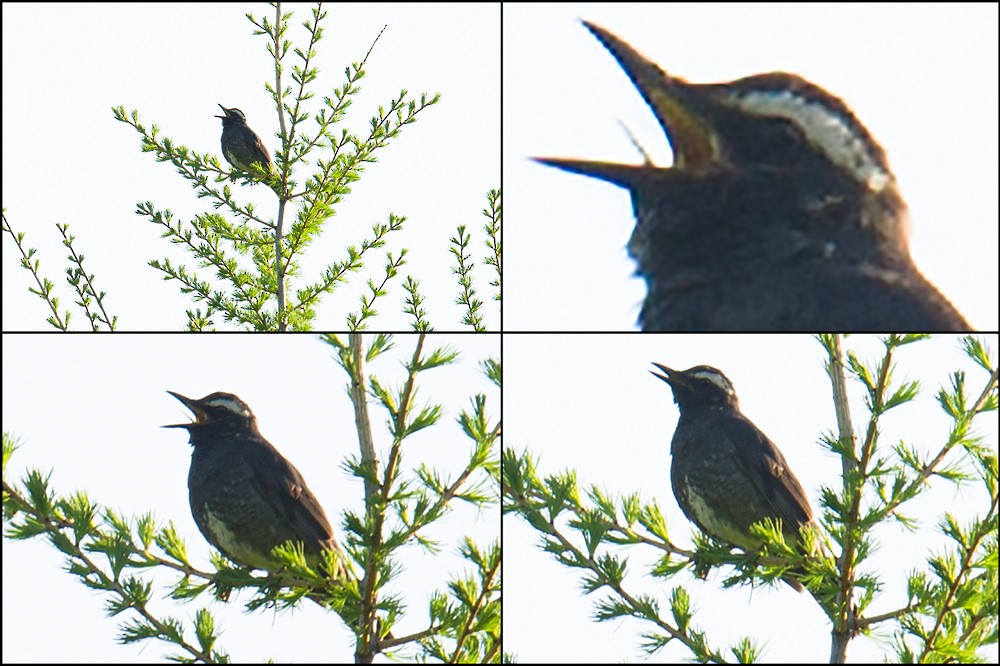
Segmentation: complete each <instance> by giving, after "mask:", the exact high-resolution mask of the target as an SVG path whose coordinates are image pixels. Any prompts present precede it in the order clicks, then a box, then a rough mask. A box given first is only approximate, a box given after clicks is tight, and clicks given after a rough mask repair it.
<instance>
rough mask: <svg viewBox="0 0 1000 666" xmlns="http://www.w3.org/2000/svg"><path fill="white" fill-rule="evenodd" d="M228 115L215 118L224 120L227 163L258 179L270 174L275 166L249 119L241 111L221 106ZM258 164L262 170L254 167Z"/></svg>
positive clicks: (224, 146)
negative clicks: (251, 127) (248, 122)
mask: <svg viewBox="0 0 1000 666" xmlns="http://www.w3.org/2000/svg"><path fill="white" fill-rule="evenodd" d="M219 108H220V109H222V112H223V113H225V114H226V115H224V116H215V117H216V118H221V119H222V154H223V155H224V156H225V158H226V161H228V162H229V163H230V164H232V165H233V166H234V167H236V168H237V169H239V170H240V171H246V172H247V173H249V174H252V175H254V176H257V177H261V176H263V175H267V174H270V173H271V171H272V169H273V167H274V165H273V163H272V162H271V154H270V153H269V152H267V146H265V145H264V142H263V141H261V140H260V137H259V136H257V134H256V133H254V131H253V130H252V129H250V126H249V125H247V117H246V116H245V115H243V112H242V111H240V110H239V109H227V108H226V107H224V106H222V105H221V104H220V105H219ZM255 162H256V163H258V164H259V165H260V168H259V169H258V168H255V167H253V164H254V163H255Z"/></svg>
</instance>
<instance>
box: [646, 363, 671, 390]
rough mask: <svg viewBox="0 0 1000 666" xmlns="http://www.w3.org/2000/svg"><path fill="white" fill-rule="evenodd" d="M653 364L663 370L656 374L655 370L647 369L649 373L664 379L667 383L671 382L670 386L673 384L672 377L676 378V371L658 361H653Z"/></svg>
mask: <svg viewBox="0 0 1000 666" xmlns="http://www.w3.org/2000/svg"><path fill="white" fill-rule="evenodd" d="M653 365H655V366H656V367H657V368H659V369H660V370H661V371H662V372H663V374H662V375H661V374H657V373H656V372H654V371H652V370H650V371H649V374H651V375H653V376H654V377H656V378H657V379H662V380H663V381H665V382H666V383H668V384H671V386H672V385H673V384H672V383H671V382H672V381H673V379H675V378H676V375H677V371H676V370H674V369H673V368H668V367H667V366H665V365H660V364H659V363H653Z"/></svg>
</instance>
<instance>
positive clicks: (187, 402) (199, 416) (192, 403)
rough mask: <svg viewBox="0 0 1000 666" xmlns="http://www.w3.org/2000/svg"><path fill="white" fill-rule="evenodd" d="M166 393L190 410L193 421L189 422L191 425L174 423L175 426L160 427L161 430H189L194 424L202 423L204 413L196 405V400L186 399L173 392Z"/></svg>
mask: <svg viewBox="0 0 1000 666" xmlns="http://www.w3.org/2000/svg"><path fill="white" fill-rule="evenodd" d="M167 393H169V394H170V395H172V396H174V397H175V398H177V399H178V400H180V401H181V402H182V403H184V406H185V407H187V408H188V409H190V410H191V412H192V413H193V414H194V421H193V422H191V423H175V424H171V425H165V426H160V427H162V428H190V427H191V426H192V425H196V424H198V423H201V422H202V421H204V419H205V411H204V410H202V409H201V406H200V405H199V403H198V401H197V400H195V399H194V398H188V397H187V396H183V395H181V394H180V393H174V392H173V391H167Z"/></svg>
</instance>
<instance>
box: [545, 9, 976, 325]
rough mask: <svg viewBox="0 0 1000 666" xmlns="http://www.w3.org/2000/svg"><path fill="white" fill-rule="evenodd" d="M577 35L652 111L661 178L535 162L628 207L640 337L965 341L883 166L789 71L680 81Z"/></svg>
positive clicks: (610, 42) (862, 138)
mask: <svg viewBox="0 0 1000 666" xmlns="http://www.w3.org/2000/svg"><path fill="white" fill-rule="evenodd" d="M584 26H585V27H586V28H587V29H588V30H590V32H591V33H592V34H593V35H594V36H595V37H596V38H597V39H598V40H599V41H600V42H601V43H602V44H603V45H604V46H605V47H606V48H607V49H608V51H610V53H611V54H612V55H613V56H614V58H615V59H616V60H617V62H618V63H619V65H620V66H621V67H622V69H624V71H625V73H626V74H627V75H628V76H629V78H630V79H631V81H632V83H633V84H634V85H635V87H636V88H637V89H638V90H639V92H640V93H641V94H642V96H643V98H644V99H645V101H646V103H647V104H648V105H649V107H650V108H651V109H652V111H653V113H654V115H655V116H656V118H657V120H658V121H659V124H660V126H661V127H662V128H663V131H664V132H665V133H666V135H667V138H668V140H669V141H670V144H671V146H672V149H673V154H674V163H673V166H672V167H667V168H661V167H658V166H656V165H655V164H653V163H652V161H651V159H650V158H649V157H648V155H646V154H645V152H644V153H643V154H644V158H645V159H644V163H643V164H641V165H627V164H616V163H610V162H601V161H593V160H578V159H563V158H535V159H536V161H537V162H540V163H542V164H545V165H548V166H553V167H557V168H559V169H563V170H565V171H569V172H572V173H576V174H581V175H584V176H589V177H593V178H597V179H600V180H603V181H606V182H610V183H612V184H614V185H617V186H619V187H622V188H625V189H626V190H628V191H629V192H630V193H631V197H632V205H633V212H634V215H635V219H636V223H635V227H634V229H633V231H632V234H631V237H630V238H629V241H628V247H627V250H628V253H629V255H630V257H631V258H632V259H634V260H635V262H636V272H637V274H638V275H640V276H642V277H643V278H644V279H645V281H646V287H647V294H646V297H645V300H644V302H643V305H642V309H641V312H640V315H639V325H640V326H641V327H642V329H643V330H646V331H750V330H769V331H816V330H846V331H872V330H901V331H969V330H971V325H970V324H969V323H968V322H967V321H966V320H965V318H964V317H963V316H962V315H961V314H960V313H959V312H958V310H957V309H956V308H955V307H954V306H953V305H952V304H951V303H950V302H949V300H948V299H947V298H946V297H945V296H944V295H943V294H941V292H939V291H938V290H937V289H936V288H935V287H934V285H932V284H931V283H930V282H929V281H928V280H927V279H926V278H925V277H924V276H923V275H922V274H921V273H920V271H919V270H918V268H917V266H916V265H915V264H914V262H913V259H912V258H911V256H910V251H909V241H908V215H907V210H906V204H905V202H904V200H903V198H902V195H901V194H900V191H899V188H898V187H897V183H896V179H895V177H894V176H893V174H892V171H891V170H890V168H889V164H888V160H887V158H886V155H885V152H884V150H883V149H882V147H881V146H880V145H879V144H878V143H877V142H876V141H875V139H874V138H873V137H872V135H871V134H870V133H869V131H868V130H867V129H866V128H865V126H864V125H863V124H862V123H861V122H860V121H859V120H858V119H857V117H856V116H855V115H854V114H853V113H852V112H851V110H850V109H849V108H848V106H847V105H846V104H845V103H844V101H843V100H841V99H839V98H838V97H836V96H834V95H833V94H831V93H829V92H827V91H825V90H823V89H822V88H821V87H820V86H818V85H816V84H814V83H811V82H810V81H807V80H806V79H804V78H802V77H800V76H798V75H795V74H790V73H787V72H772V73H768V74H758V75H753V76H749V77H746V78H741V79H738V80H735V81H731V82H728V83H710V84H695V83H689V82H687V81H685V80H684V79H681V78H679V77H676V76H672V75H670V74H668V73H667V72H665V71H664V70H662V69H661V68H660V67H659V66H658V65H657V64H655V63H654V62H652V61H650V60H648V59H646V58H645V57H644V56H642V55H640V54H639V53H638V52H637V51H636V50H635V49H634V48H633V47H631V46H630V45H629V44H628V43H626V42H625V41H623V40H622V39H620V38H618V37H616V36H615V35H613V34H612V33H611V32H609V31H607V30H605V29H604V28H601V27H599V26H597V25H594V24H592V23H588V22H586V21H585V22H584Z"/></svg>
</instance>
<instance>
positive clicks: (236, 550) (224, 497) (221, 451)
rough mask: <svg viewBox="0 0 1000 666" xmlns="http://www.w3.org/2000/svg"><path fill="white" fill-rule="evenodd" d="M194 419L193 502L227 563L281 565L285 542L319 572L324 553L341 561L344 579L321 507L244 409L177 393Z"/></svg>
mask: <svg viewBox="0 0 1000 666" xmlns="http://www.w3.org/2000/svg"><path fill="white" fill-rule="evenodd" d="M167 393H169V394H170V395H172V396H174V397H175V398H177V399H178V400H180V401H181V402H182V403H184V405H185V406H186V407H187V408H188V409H190V410H191V411H192V412H193V413H194V417H195V420H194V422H192V423H180V424H176V425H167V426H163V427H164V428H184V429H186V430H187V431H188V433H189V434H190V435H191V445H192V446H193V447H194V450H193V451H192V453H191V469H190V471H189V472H188V498H189V500H190V503H191V513H192V515H193V516H194V521H195V523H197V525H198V529H199V530H201V533H202V534H203V535H204V536H205V539H206V540H208V542H209V543H210V544H212V545H213V546H215V547H216V548H218V549H219V550H220V551H221V552H222V554H223V555H225V556H226V557H228V558H229V559H231V560H233V561H235V562H239V563H240V564H243V565H247V566H251V567H254V568H257V569H266V570H275V569H277V568H279V567H280V565H279V564H278V563H277V562H275V561H274V558H273V557H272V556H271V551H272V550H273V549H274V548H275V546H279V545H281V544H283V543H285V542H286V541H294V542H299V543H301V544H302V547H303V550H304V552H305V556H306V561H307V562H309V564H310V566H313V567H318V566H319V565H320V562H321V557H320V553H321V552H322V551H323V550H334V551H337V552H338V553H340V557H338V558H337V559H338V570H337V571H331V572H328V573H330V574H331V575H333V576H335V577H343V576H345V575H347V569H346V562H347V556H346V555H344V554H343V553H342V551H340V548H339V546H338V545H337V542H336V541H335V540H334V537H333V529H332V528H331V527H330V521H329V520H327V518H326V514H325V513H324V512H323V507H322V506H320V504H319V501H318V500H317V499H316V496H315V495H313V494H312V492H311V491H310V490H309V488H308V486H306V482H305V479H303V478H302V475H301V474H300V473H299V471H298V470H297V469H295V466H294V465H292V463H290V462H288V461H287V460H286V459H285V458H284V457H283V456H282V455H281V454H280V453H279V452H278V450H277V449H276V448H274V447H273V446H271V444H270V443H269V442H268V441H267V440H266V439H264V437H263V436H262V435H261V434H260V432H259V431H258V430H257V419H256V418H254V415H253V412H251V411H250V408H249V407H248V406H247V405H246V403H245V402H243V401H242V400H240V399H239V398H238V397H236V396H235V395H233V394H231V393H212V394H211V395H207V396H205V397H204V398H201V399H200V400H195V399H194V398H188V397H185V396H183V395H181V394H179V393H174V392H173V391H167Z"/></svg>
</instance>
